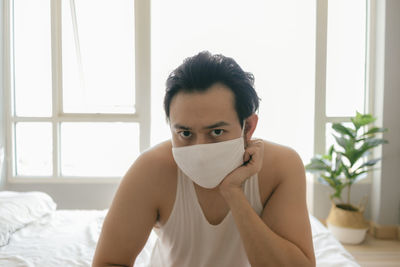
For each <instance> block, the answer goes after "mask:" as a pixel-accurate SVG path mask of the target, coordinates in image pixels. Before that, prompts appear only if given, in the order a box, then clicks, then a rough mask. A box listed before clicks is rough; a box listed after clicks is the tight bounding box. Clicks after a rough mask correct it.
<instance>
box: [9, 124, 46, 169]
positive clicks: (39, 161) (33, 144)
mask: <svg viewBox="0 0 400 267" xmlns="http://www.w3.org/2000/svg"><path fill="white" fill-rule="evenodd" d="M52 142H53V141H52V127H51V123H47V122H20V123H17V124H16V149H17V151H16V157H17V166H16V167H17V175H43V176H50V175H52V172H53V170H52V166H53V165H52V158H53V156H52V145H53V143H52Z"/></svg>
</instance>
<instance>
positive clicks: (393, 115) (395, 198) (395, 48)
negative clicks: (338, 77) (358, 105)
mask: <svg viewBox="0 0 400 267" xmlns="http://www.w3.org/2000/svg"><path fill="white" fill-rule="evenodd" d="M385 4H386V5H385ZM377 20H378V27H377V34H378V35H379V36H381V37H383V38H377V44H376V51H377V56H378V58H377V67H379V68H378V69H376V81H375V84H376V88H377V89H378V90H377V91H378V93H379V94H378V95H377V98H376V101H375V112H376V114H378V115H379V118H380V121H379V123H381V124H382V125H384V126H385V127H386V128H389V131H388V132H387V133H385V134H384V138H385V139H387V140H388V141H389V144H388V145H384V146H383V147H382V149H381V150H380V151H378V153H379V154H381V156H382V159H383V160H382V164H381V170H380V171H379V172H376V173H375V176H374V180H373V187H372V195H371V198H372V206H371V207H372V220H374V221H375V222H377V223H380V224H400V118H399V115H400V105H399V102H400V1H398V0H387V1H386V2H385V1H377ZM380 39H383V40H384V41H383V40H382V41H380Z"/></svg>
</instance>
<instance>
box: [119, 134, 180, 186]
mask: <svg viewBox="0 0 400 267" xmlns="http://www.w3.org/2000/svg"><path fill="white" fill-rule="evenodd" d="M171 147H172V145H171V142H170V141H165V142H163V143H160V144H159V145H156V146H154V147H152V148H150V149H148V150H146V151H145V152H143V153H142V154H141V155H140V156H139V157H138V158H137V160H136V161H135V162H134V163H133V164H132V166H131V167H130V168H129V170H128V171H127V173H126V174H125V177H124V179H126V180H128V181H127V184H130V181H131V180H132V182H133V180H139V181H136V182H133V183H141V184H146V187H147V188H148V190H150V191H152V192H155V193H161V192H165V191H166V189H168V188H174V187H175V186H174V183H175V184H176V173H177V166H176V163H175V161H174V160H173V156H172V149H171ZM160 189H162V190H160ZM148 193H150V192H148Z"/></svg>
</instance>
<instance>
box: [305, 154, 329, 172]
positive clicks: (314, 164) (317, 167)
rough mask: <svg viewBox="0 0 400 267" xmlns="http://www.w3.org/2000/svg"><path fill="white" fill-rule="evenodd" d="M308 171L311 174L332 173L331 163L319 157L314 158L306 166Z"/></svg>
mask: <svg viewBox="0 0 400 267" xmlns="http://www.w3.org/2000/svg"><path fill="white" fill-rule="evenodd" d="M304 168H305V169H306V171H309V172H320V171H328V172H329V171H330V170H331V165H330V162H329V161H326V160H323V159H320V158H319V157H314V158H312V159H311V162H310V163H309V164H307V165H306V166H304Z"/></svg>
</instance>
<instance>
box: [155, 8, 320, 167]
mask: <svg viewBox="0 0 400 267" xmlns="http://www.w3.org/2000/svg"><path fill="white" fill-rule="evenodd" d="M151 8H152V10H151V12H152V16H151V25H152V33H151V34H152V36H151V39H152V50H151V53H152V64H151V66H152V70H151V72H152V90H153V91H152V99H151V100H152V129H157V131H152V133H151V134H152V136H151V142H152V144H153V145H154V144H156V143H158V142H161V141H162V140H165V139H167V138H170V130H169V128H168V125H167V124H166V123H165V115H164V111H163V104H162V101H163V96H164V92H165V80H166V79H167V76H168V74H169V73H170V72H171V71H172V70H173V69H174V68H176V67H177V66H178V65H180V64H181V63H182V61H183V59H184V58H186V57H189V56H193V55H195V54H197V53H198V52H200V51H203V50H209V51H210V52H212V53H222V54H224V55H226V56H230V57H233V58H234V59H235V60H236V61H237V62H238V63H239V65H241V67H242V68H243V69H244V70H245V71H250V72H252V73H253V74H254V76H255V85H256V90H257V92H258V94H259V96H260V97H261V98H262V101H261V103H260V105H261V106H260V112H259V122H258V126H257V130H256V133H255V136H257V137H261V138H265V139H267V140H272V141H275V142H279V143H284V144H286V145H289V146H292V147H294V148H295V149H297V150H298V151H299V152H300V154H301V156H302V158H303V159H305V160H307V159H308V158H309V157H311V156H312V153H313V126H314V122H313V114H314V108H313V105H314V79H315V78H314V77H315V67H314V65H315V1H314V0H308V1H297V0H286V1H275V0H267V1H261V0H250V1H249V0H242V1H232V0H223V1H222V0H220V1H214V0H203V1H184V0H170V1H163V0H154V1H152V6H151Z"/></svg>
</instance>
